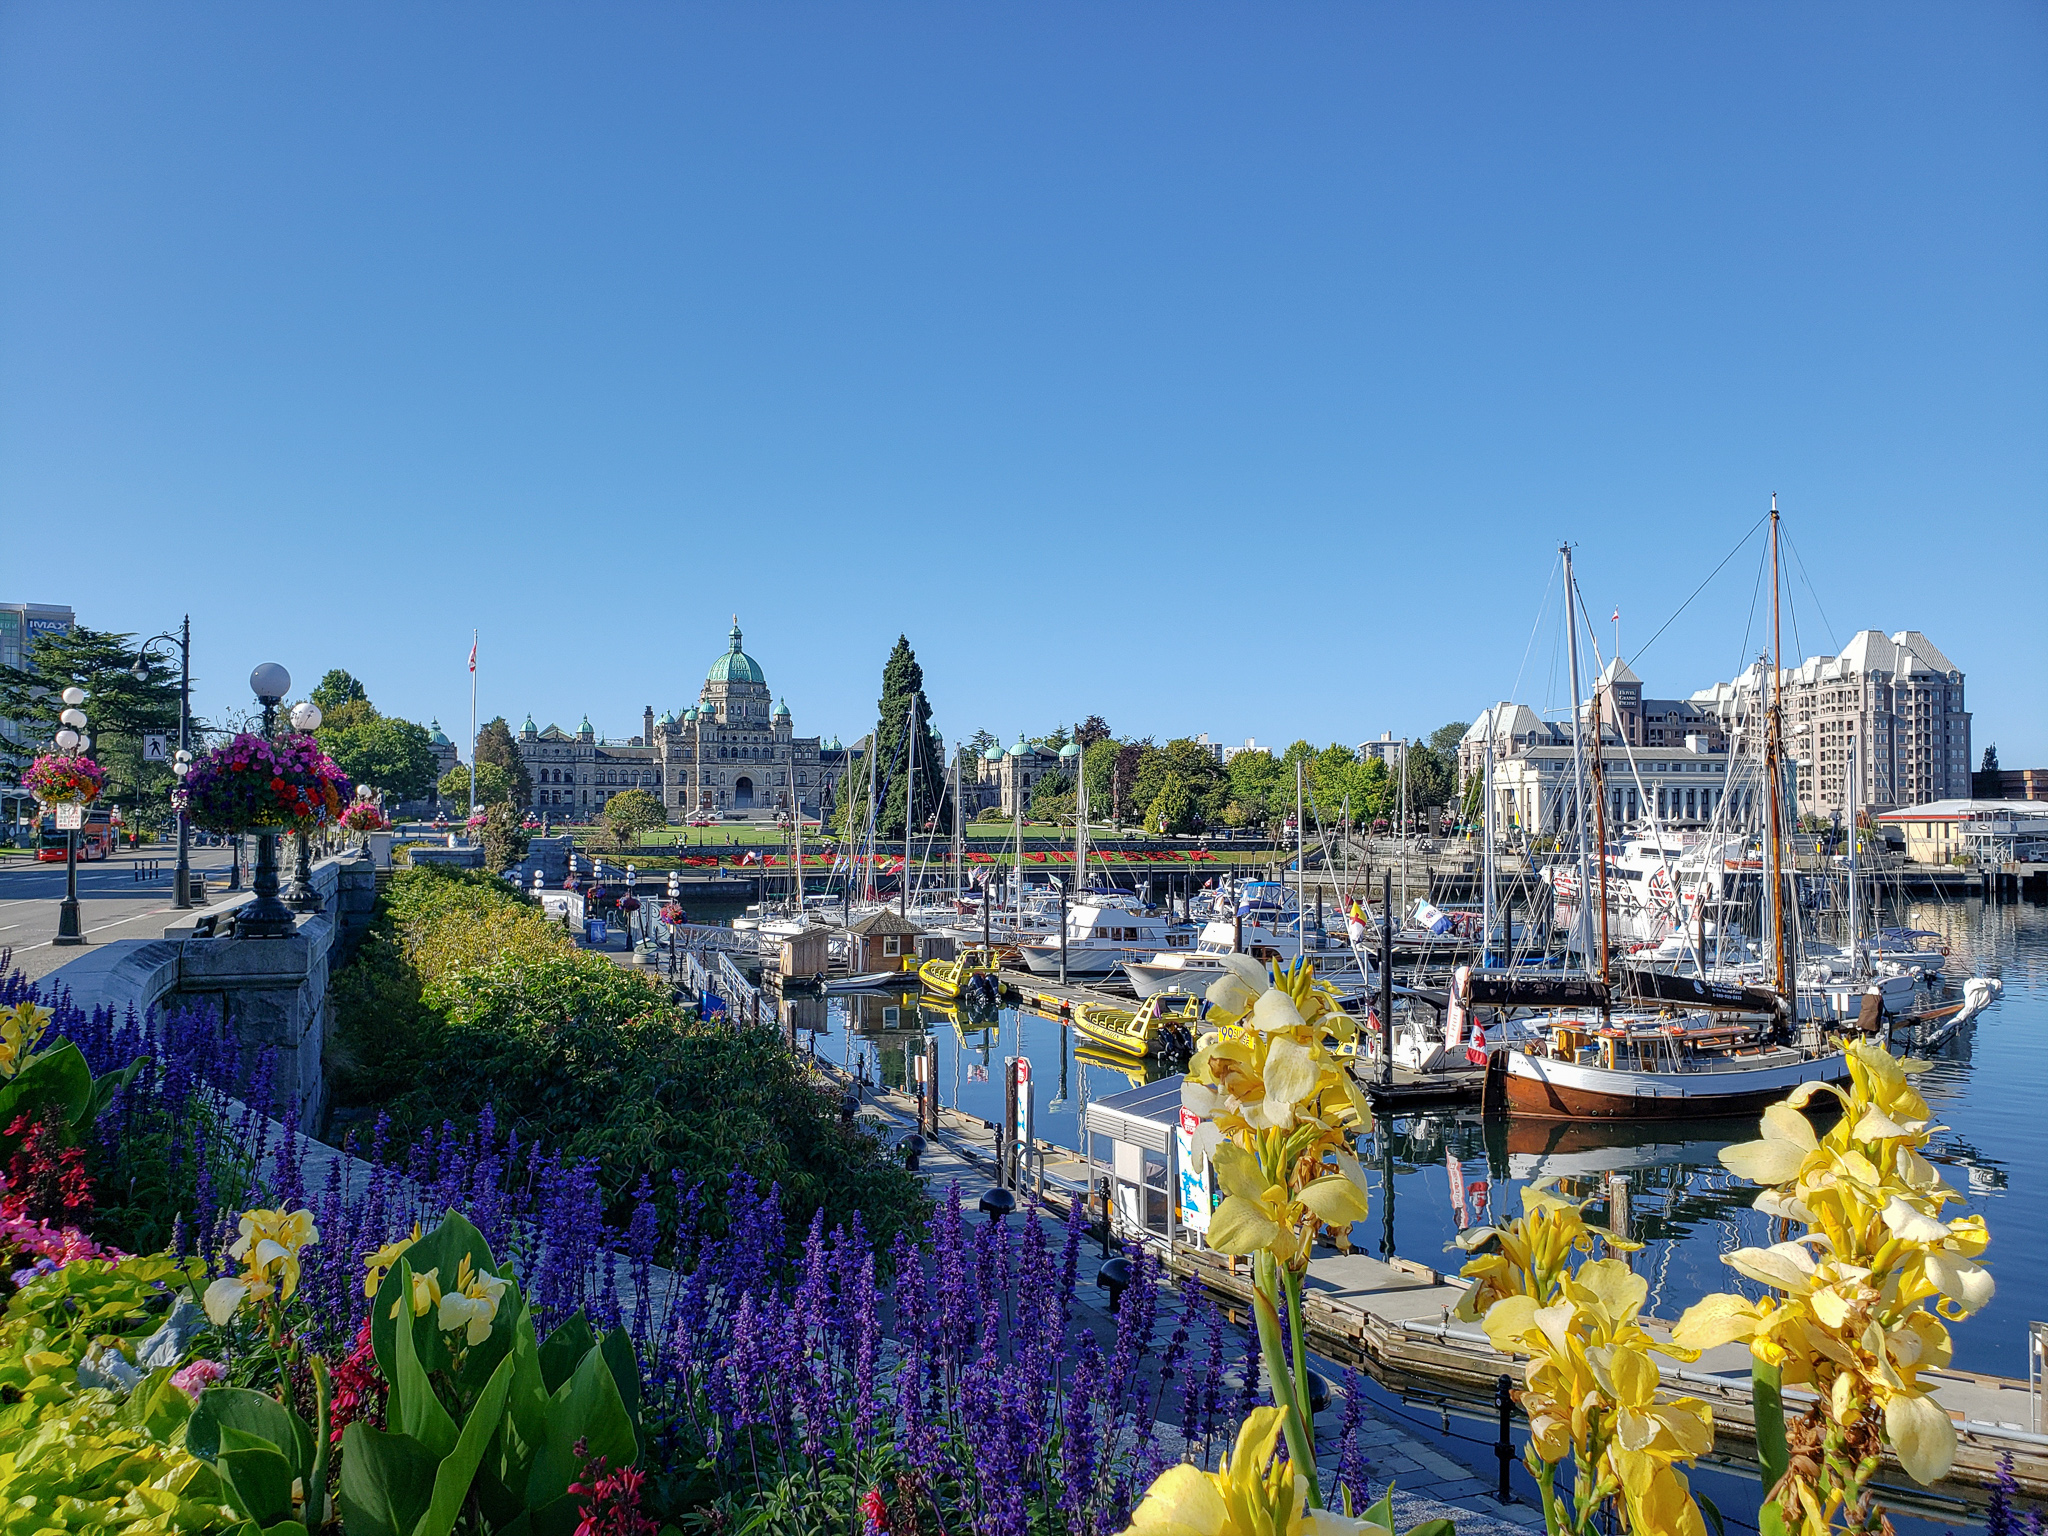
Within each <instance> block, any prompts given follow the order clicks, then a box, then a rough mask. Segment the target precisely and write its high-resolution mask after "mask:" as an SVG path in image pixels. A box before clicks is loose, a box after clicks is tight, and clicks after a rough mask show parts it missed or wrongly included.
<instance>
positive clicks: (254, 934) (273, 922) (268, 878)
mask: <svg viewBox="0 0 2048 1536" xmlns="http://www.w3.org/2000/svg"><path fill="white" fill-rule="evenodd" d="M255 884H256V899H255V900H254V901H252V902H250V903H249V904H248V905H247V906H245V907H243V908H242V909H241V910H240V911H239V912H237V913H236V914H235V937H236V938H238V939H281V938H284V937H285V936H286V935H288V934H291V933H295V932H297V931H298V918H297V917H296V916H294V915H293V913H292V909H291V908H290V907H288V906H286V905H285V904H284V903H283V902H281V901H279V900H278V899H277V834H276V833H275V832H261V833H258V834H257V837H256V882H255Z"/></svg>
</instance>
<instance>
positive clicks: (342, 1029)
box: [330, 868, 923, 1241]
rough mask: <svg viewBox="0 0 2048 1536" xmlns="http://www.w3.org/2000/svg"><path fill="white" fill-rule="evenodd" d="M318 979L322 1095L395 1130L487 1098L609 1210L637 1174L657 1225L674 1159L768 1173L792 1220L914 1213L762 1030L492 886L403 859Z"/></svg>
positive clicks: (682, 1166)
mask: <svg viewBox="0 0 2048 1536" xmlns="http://www.w3.org/2000/svg"><path fill="white" fill-rule="evenodd" d="M334 987H335V1000H336V1016H337V1028H336V1034H335V1039H334V1044H333V1046H332V1047H331V1050H332V1056H331V1058H330V1059H331V1063H332V1065H333V1067H334V1069H335V1073H334V1076H335V1082H336V1089H337V1093H338V1094H339V1096H340V1097H341V1098H342V1100H343V1102H344V1103H347V1104H353V1105H357V1106H363V1107H374V1108H376V1109H378V1110H380V1111H381V1112H383V1113H384V1114H385V1115H387V1116H388V1117H389V1120H390V1129H391V1132H392V1133H393V1134H394V1135H396V1136H398V1137H401V1138H407V1139H410V1138H412V1137H414V1136H417V1135H418V1134H420V1133H421V1132H423V1131H428V1130H432V1129H434V1128H435V1127H437V1126H439V1125H440V1124H441V1123H442V1122H443V1121H444V1120H447V1119H451V1118H452V1119H454V1120H455V1121H457V1122H459V1123H463V1124H469V1123H473V1122H475V1121H476V1119H477V1118H478V1117H479V1116H480V1115H482V1114H483V1113H484V1111H485V1110H486V1109H490V1110H493V1111H494V1112H495V1115H496V1117H497V1121H498V1123H500V1124H502V1125H505V1126H506V1127H508V1128H509V1129H511V1130H514V1131H516V1132H517V1133H518V1134H519V1136H520V1137H522V1138H524V1139H528V1140H537V1141H539V1142H540V1143H541V1144H542V1145H543V1146H546V1147H548V1148H550V1149H552V1150H555V1151H558V1152H559V1153H561V1154H562V1155H563V1156H565V1157H568V1158H573V1159H589V1160H591V1161H592V1162H594V1163H595V1164H596V1166H597V1170H598V1178H599V1181H600V1184H601V1187H602V1188H603V1190H604V1192H605V1195H606V1198H607V1202H608V1203H609V1204H610V1205H611V1207H612V1209H613V1210H614V1212H617V1211H619V1210H622V1209H623V1202H624V1201H625V1200H626V1199H627V1198H628V1196H629V1195H630V1193H631V1191H632V1190H633V1188H634V1187H635V1186H636V1184H637V1183H638V1181H639V1180H640V1178H641V1177H642V1176H643V1175H649V1176H651V1177H652V1179H653V1181H654V1184H655V1187H656V1190H657V1196H658V1199H659V1200H660V1202H661V1210H662V1218H663V1225H664V1227H665V1228H667V1227H671V1226H672V1222H673V1219H674V1214H675V1212H674V1196H673V1194H672V1186H671V1174H672V1172H673V1173H676V1174H678V1175H679V1176H680V1177H681V1178H682V1179H683V1181H684V1182H685V1183H687V1184H702V1185H704V1186H705V1187H706V1188H709V1189H713V1190H716V1189H718V1188H720V1187H722V1185H723V1183H724V1180H725V1177H726V1174H727V1173H728V1172H729V1171H730V1170H731V1169H732V1168H734V1167H745V1168H747V1169H748V1170H750V1171H751V1172H752V1173H753V1174H754V1175H755V1176H756V1177H757V1178H760V1179H762V1180H764V1181H769V1182H775V1183H779V1184H780V1185H781V1186H782V1190H783V1195H784V1199H785V1201H786V1203H787V1206H788V1208H789V1210H790V1212H791V1214H792V1215H794V1216H796V1217H798V1218H800V1219H804V1220H808V1218H809V1217H810V1215H811V1213H812V1212H813V1211H815V1210H816V1209H818V1208H819V1207H820V1206H821V1205H827V1204H829V1205H830V1206H831V1207H832V1208H833V1209H834V1210H835V1211H841V1210H843V1209H845V1208H847V1207H852V1208H854V1209H857V1210H859V1211H860V1212H861V1213H862V1214H863V1217H864V1218H865V1220H866V1221H867V1223H868V1226H869V1229H870V1230H872V1231H877V1232H879V1233H881V1234H882V1236H883V1238H884V1240H885V1241H886V1239H887V1238H888V1237H889V1236H892V1235H893V1234H894V1233H895V1232H896V1231H898V1230H900V1229H902V1228H903V1227H904V1226H905V1225H906V1224H907V1223H909V1222H912V1221H914V1220H916V1219H917V1218H918V1216H919V1215H920V1213H921V1211H922V1209H923V1196H922V1193H921V1191H920V1189H919V1187H918V1185H917V1183H916V1181H915V1180H914V1179H912V1178H911V1177H910V1175H908V1174H907V1173H905V1172H904V1171H903V1170H902V1169H901V1168H900V1167H897V1166H895V1165H894V1164H893V1163H891V1162H890V1161H889V1160H888V1159H887V1158H886V1156H885V1154H884V1151H883V1148H882V1147H881V1145H880V1144H879V1143H878V1142H877V1141H876V1139H875V1138H874V1136H873V1135H872V1134H871V1133H869V1132H867V1131H865V1130H862V1129H859V1128H856V1127H852V1126H847V1125H845V1124H842V1123H841V1121H840V1120H839V1118H838V1113H837V1110H838V1103H837V1096H836V1095H834V1094H830V1093H828V1092H826V1091H825V1090H824V1089H822V1088H821V1087H819V1086H818V1085H817V1084H815V1083H814V1082H813V1081H812V1080H811V1078H810V1075H809V1067H808V1064H807V1063H806V1062H805V1061H803V1060H802V1059H801V1058H800V1057H798V1056H796V1055H794V1054H792V1053H791V1052H790V1051H789V1050H788V1049H787V1047H786V1046H785V1045H784V1044H783V1042H782V1040H781V1039H780V1037H779V1036H777V1035H776V1034H774V1033H773V1032H771V1031H764V1030H757V1029H736V1028H733V1027H731V1026H729V1025H726V1024H722V1023H707V1022H704V1021H701V1020H699V1019H698V1018H697V1017H696V1016H695V1014H694V1013H693V1012H692V1011H691V1010H688V1009H685V1008H682V1007H679V1006H677V1005H676V1004H674V1003H672V1002H671V1001H669V1000H668V998H667V997H666V996H665V995H664V993H663V992H662V991H661V990H660V988H659V987H657V986H656V985H655V984H654V983H653V982H652V981H650V980H648V979H647V978H646V977H643V976H640V975H638V974H635V973H633V972H630V971H627V970H625V969H623V968H622V967H620V966H618V965H616V964H614V963H613V962H612V961H611V960H609V959H607V958H606V957H605V956H603V955H597V954H592V953H589V952H588V951H584V950H579V949H577V948H576V946H575V945H574V944H573V943H572V942H571V941H570V940H569V939H568V938H567V937H566V936H564V935H563V933H562V932H561V930H560V929H559V928H557V927H556V926H555V925H553V924H551V923H549V922H548V921H547V920H546V919H545V917H543V916H542V914H541V912H540V911H539V909H538V908H536V907H534V906H532V905H531V904H529V903H528V902H526V901H525V900H524V899H523V898H522V897H520V896H519V895H518V893H516V892H514V891H512V890H511V889H510V888H509V887H507V886H506V885H505V884H504V883H503V882H502V881H497V880H494V879H491V878H490V877H487V876H480V875H476V874H474V873H464V872H461V871H453V870H441V869H429V868H420V869H415V870H412V871H408V872H405V873H402V874H400V875H399V876H398V877H397V878H396V879H394V880H393V881H392V883H391V886H390V888H389V891H388V892H387V894H386V895H385V896H384V897H383V898H382V899H381V905H380V911H379V913H378V916H377V919H376V921H375V922H374V923H373V925H372V928H371V931H370V933H369V935H368V936H367V937H366V938H365V940H364V943H363V945H362V947H361V949H360V950H359V951H358V954H357V957H356V959H355V960H354V961H353V962H352V963H351V964H350V965H349V966H348V967H346V968H345V969H344V970H343V971H342V972H340V973H339V974H338V975H337V976H336V978H335V983H334ZM713 1219H714V1221H715V1220H717V1219H718V1215H717V1213H716V1212H714V1215H713Z"/></svg>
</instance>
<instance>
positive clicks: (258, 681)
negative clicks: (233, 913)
mask: <svg viewBox="0 0 2048 1536" xmlns="http://www.w3.org/2000/svg"><path fill="white" fill-rule="evenodd" d="M291 686H292V675H291V673H289V672H287V671H285V669H284V668H283V667H281V666H279V665H278V664H277V663H276V662H274V661H266V662H264V663H263V664H262V665H261V666H259V667H258V668H257V669H256V670H255V671H253V672H251V673H250V674H249V689H250V691H251V692H252V693H254V694H255V695H256V702H257V703H259V704H261V705H262V706H263V736H264V739H265V740H266V741H268V740H271V739H273V738H274V737H275V736H276V734H277V706H278V705H279V704H280V703H281V702H283V700H284V696H285V695H286V694H287V693H289V692H290V691H291ZM255 887H256V899H255V900H254V901H252V902H250V903H249V904H248V905H247V906H246V907H244V908H242V910H241V912H240V914H239V915H238V916H237V917H236V919H235V935H236V937H238V938H244V939H281V938H284V937H285V936H286V935H288V934H290V933H291V932H292V931H293V928H294V923H293V918H292V909H291V908H290V907H288V906H286V905H285V904H284V903H283V902H281V901H279V900H278V899H277V834H276V833H275V832H270V831H259V832H258V833H257V834H256V870H255Z"/></svg>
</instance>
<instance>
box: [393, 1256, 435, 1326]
mask: <svg viewBox="0 0 2048 1536" xmlns="http://www.w3.org/2000/svg"><path fill="white" fill-rule="evenodd" d="M404 1305H405V1301H404V1298H402V1297H401V1298H400V1299H399V1300H397V1301H394V1302H393V1303H391V1315H392V1317H394V1318H396V1317H397V1316H398V1309H399V1308H400V1307H402V1306H404ZM440 1305H441V1267H440V1266H439V1265H438V1264H437V1265H435V1266H434V1267H433V1268H432V1269H421V1270H415V1271H414V1272H413V1277H412V1315H413V1316H414V1317H425V1316H426V1315H427V1314H428V1313H429V1312H431V1311H433V1310H434V1308H436V1307H438V1306H440Z"/></svg>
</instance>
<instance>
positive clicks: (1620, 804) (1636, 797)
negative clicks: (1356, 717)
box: [1458, 629, 1970, 832]
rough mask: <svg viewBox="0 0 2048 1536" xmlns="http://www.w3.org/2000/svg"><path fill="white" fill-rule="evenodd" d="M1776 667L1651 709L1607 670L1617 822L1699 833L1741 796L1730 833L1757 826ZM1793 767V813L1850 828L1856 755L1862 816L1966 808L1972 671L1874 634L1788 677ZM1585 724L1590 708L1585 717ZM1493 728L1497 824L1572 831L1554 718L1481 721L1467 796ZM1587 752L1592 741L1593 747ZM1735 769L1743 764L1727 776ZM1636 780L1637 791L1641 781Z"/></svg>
mask: <svg viewBox="0 0 2048 1536" xmlns="http://www.w3.org/2000/svg"><path fill="white" fill-rule="evenodd" d="M1770 676H1771V673H1770V667H1769V666H1768V665H1767V664H1766V663H1765V662H1762V661H1759V662H1757V663H1756V664H1755V665H1754V666H1752V667H1750V668H1749V669H1748V670H1747V671H1745V672H1744V673H1743V674H1742V675H1741V676H1739V677H1737V678H1736V679H1735V680H1734V681H1733V682H1727V683H1716V684H1714V685H1713V686H1712V687H1711V688H1702V689H1700V690H1699V691H1698V692H1697V693H1695V694H1693V695H1692V696H1691V697H1690V698H1687V699H1647V698H1644V697H1643V684H1642V680H1641V679H1640V678H1638V677H1637V676H1636V674H1635V673H1634V672H1632V671H1631V670H1630V669H1629V668H1628V666H1627V665H1626V664H1623V663H1615V664H1613V665H1610V666H1609V667H1608V668H1607V670H1606V671H1605V672H1603V673H1602V674H1601V675H1600V678H1599V681H1598V682H1597V683H1596V685H1595V688H1596V691H1597V694H1598V697H1599V700H1600V734H1601V741H1602V756H1601V766H1602V768H1603V770H1604V773H1605V776H1606V780H1607V785H1608V792H1609V796H1610V799H1611V800H1615V797H1619V798H1618V800H1616V801H1615V803H1612V804H1610V806H1609V815H1610V818H1612V819H1613V820H1615V821H1618V822H1624V823H1626V822H1631V821H1634V820H1636V819H1637V817H1638V815H1648V814H1650V812H1651V809H1652V808H1654V813H1655V815H1656V816H1657V817H1658V819H1659V820H1660V821H1663V822H1664V823H1665V824H1667V825H1672V824H1676V825H1679V826H1700V825H1705V824H1708V823H1709V822H1711V821H1712V820H1713V819H1714V818H1715V817H1716V815H1717V813H1719V812H1721V811H1722V809H1723V802H1724V797H1732V804H1731V805H1730V810H1731V812H1732V819H1730V817H1729V816H1722V817H1721V820H1720V824H1721V825H1723V826H1735V827H1742V826H1747V825H1751V824H1752V823H1751V820H1750V817H1751V814H1752V806H1753V805H1754V803H1755V801H1756V796H1755V792H1754V788H1753V781H1754V779H1755V777H1756V766H1755V765H1756V761H1757V757H1758V755H1759V754H1760V752H1761V750H1762V745H1763V733H1764V707H1765V705H1766V704H1767V703H1768V693H1769V687H1770ZM1780 687H1781V689H1782V691H1783V706H1784V720H1785V750H1784V763H1785V773H1786V783H1787V787H1788V791H1789V792H1791V793H1793V794H1795V795H1796V801H1797V807H1798V810H1797V814H1799V815H1801V816H1815V817H1819V818H1822V819H1824V820H1835V819H1838V818H1839V819H1846V818H1847V817H1848V816H1849V815H1850V813H1851V810H1852V807H1851V806H1850V804H1849V768H1848V765H1849V755H1850V753H1851V752H1852V751H1853V752H1854V753H1856V754H1857V756H1858V758H1859V759H1860V761H1861V765H1862V766H1861V769H1860V772H1859V779H1860V794H1859V803H1858V805H1857V806H1856V807H1854V809H1856V810H1861V811H1885V810H1889V809H1891V808H1893V807H1895V806H1900V805H1914V804H1919V803H1922V802H1925V801H1930V800H1940V799H1945V798H1951V797H1963V796H1967V795H1968V794H1969V793H1970V715H1969V712H1968V710H1967V709H1966V708H1965V707H1964V702H1963V674H1962V672H1961V671H1960V670H1959V669H1957V667H1956V666H1955V664H1954V663H1952V662H1951V661H1950V660H1949V659H1948V658H1947V657H1946V656H1944V655H1943V654H1942V653H1941V652H1940V651H1939V650H1937V649H1936V648H1935V647H1934V645H1933V644H1932V643H1931V642H1930V641H1929V640H1928V639H1927V637H1926V636H1925V635H1923V634H1921V633H1920V632H1919V631H1918V630H1902V631H1900V632H1899V633H1898V634H1895V635H1890V636H1887V635H1885V634H1883V633H1882V632H1880V631H1878V630H1874V629H1867V630H1864V631H1863V632H1862V633H1861V634H1859V635H1857V636H1856V638H1855V639H1853V640H1851V641H1850V642H1849V644H1848V645H1847V646H1846V647H1844V648H1843V650H1842V653H1841V654H1840V655H1839V656H1814V657H1809V658H1808V659H1807V660H1806V661H1804V662H1802V663H1801V664H1800V665H1799V666H1796V667H1787V668H1786V669H1785V670H1784V674H1783V676H1782V678H1781V680H1780ZM1584 708H1585V709H1586V710H1587V712H1588V713H1590V710H1591V704H1590V702H1589V703H1588V704H1587V705H1586V706H1584ZM1489 721H1490V722H1491V728H1492V732H1493V735H1492V741H1493V756H1494V764H1495V768H1494V791H1495V796H1496V799H1497V801H1498V802H1499V811H1500V815H1501V817H1502V820H1501V822H1499V823H1497V825H1515V826H1521V827H1526V828H1528V829H1530V830H1531V831H1532V832H1547V831H1550V830H1553V829H1555V828H1556V827H1558V826H1561V825H1565V824H1568V823H1569V822H1570V820H1571V795H1572V770H1571V757H1572V745H1571V730H1570V725H1569V722H1559V721H1551V720H1545V719H1543V718H1541V717H1540V716H1539V715H1537V713H1536V712H1535V711H1534V710H1532V709H1530V708H1529V707H1528V706H1527V705H1524V704H1513V703H1505V702H1504V703H1501V704H1497V705H1494V706H1493V707H1492V708H1490V709H1487V710H1484V711H1482V712H1481V714H1480V716H1479V718H1478V719H1477V720H1476V721H1474V722H1473V724H1472V726H1471V728H1470V729H1468V730H1467V731H1466V732H1465V735H1464V738H1463V739H1462V740H1461V741H1460V742H1459V744H1458V780H1459V785H1460V788H1461V790H1462V788H1463V786H1465V785H1466V784H1469V783H1470V782H1471V780H1472V779H1473V777H1474V776H1476V775H1478V774H1479V773H1481V772H1482V771H1483V770H1484V767H1485V762H1486V744H1487V740H1488V736H1487V732H1488V724H1489ZM1590 746H1591V742H1590V739H1589V741H1588V748H1589V750H1590ZM1731 760H1733V765H1732V766H1731ZM1638 781H1640V782H1638Z"/></svg>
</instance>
